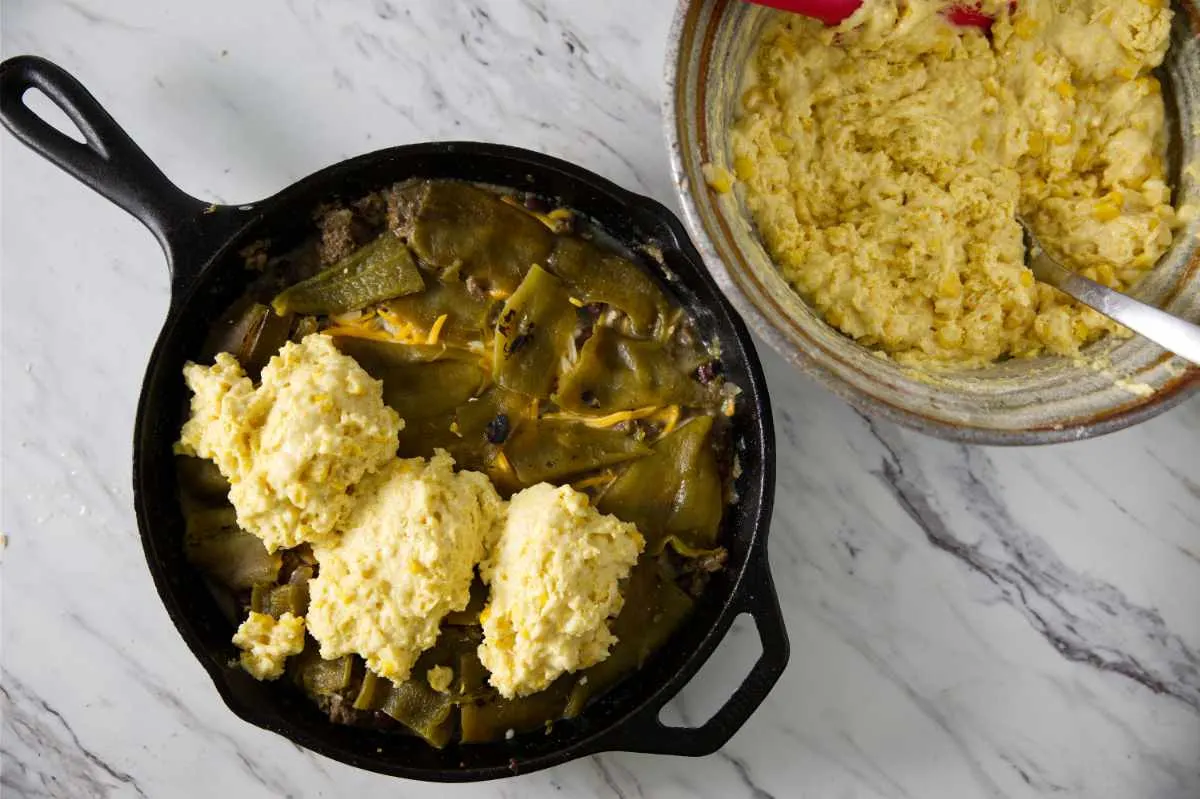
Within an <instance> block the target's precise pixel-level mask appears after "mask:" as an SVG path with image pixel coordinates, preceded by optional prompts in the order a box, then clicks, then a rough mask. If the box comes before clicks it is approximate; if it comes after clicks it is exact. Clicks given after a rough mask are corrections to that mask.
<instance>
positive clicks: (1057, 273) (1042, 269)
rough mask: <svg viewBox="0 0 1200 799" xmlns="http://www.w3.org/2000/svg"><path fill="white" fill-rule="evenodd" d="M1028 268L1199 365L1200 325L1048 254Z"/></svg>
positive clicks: (1041, 254) (1041, 253) (1042, 253)
mask: <svg viewBox="0 0 1200 799" xmlns="http://www.w3.org/2000/svg"><path fill="white" fill-rule="evenodd" d="M1039 250H1040V248H1039ZM1029 268H1030V269H1031V270H1033V276H1034V277H1036V278H1037V279H1038V280H1040V281H1042V282H1043V283H1049V284H1050V285H1051V286H1054V287H1055V288H1056V289H1058V290H1060V291H1062V292H1064V293H1066V294H1069V295H1071V296H1072V297H1074V298H1075V299H1077V300H1079V301H1080V302H1082V303H1083V304H1084V305H1088V306H1091V307H1092V308H1095V309H1096V310H1097V311H1099V312H1100V313H1102V314H1104V315H1105V316H1107V317H1108V318H1110V319H1114V320H1116V321H1118V322H1120V323H1121V324H1123V325H1125V327H1127V328H1129V329H1130V330H1132V331H1133V332H1135V333H1137V334H1139V335H1142V336H1145V337H1146V338H1148V339H1150V340H1151V341H1153V342H1154V343H1155V344H1157V345H1158V346H1160V347H1162V348H1163V349H1166V350H1170V351H1171V352H1173V353H1175V354H1176V355H1178V356H1179V357H1181V358H1183V359H1185V360H1188V361H1191V362H1192V363H1194V364H1196V365H1198V366H1200V326H1197V325H1194V324H1192V323H1191V322H1188V321H1185V320H1183V319H1180V318H1179V317H1177V316H1172V315H1171V314H1169V313H1167V312H1166V311H1160V310H1159V309H1158V308H1155V307H1154V306H1152V305H1147V304H1146V303H1144V302H1138V301H1137V300H1135V299H1133V298H1132V297H1129V296H1126V295H1124V294H1122V293H1121V292H1119V291H1113V290H1112V289H1110V288H1108V287H1107V286H1102V285H1100V284H1099V283H1097V282H1096V281H1094V280H1088V279H1087V278H1086V277H1084V276H1083V275H1077V274H1075V273H1074V272H1072V271H1071V270H1070V269H1067V268H1066V267H1065V266H1063V265H1062V264H1060V263H1059V262H1058V261H1056V260H1054V259H1053V258H1051V257H1050V256H1049V255H1047V254H1046V253H1045V251H1039V252H1037V253H1036V254H1035V255H1033V257H1032V258H1031V259H1030V261H1029Z"/></svg>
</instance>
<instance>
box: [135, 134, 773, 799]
mask: <svg viewBox="0 0 1200 799" xmlns="http://www.w3.org/2000/svg"><path fill="white" fill-rule="evenodd" d="M496 149H502V150H504V151H505V152H503V153H496V152H495V150H496ZM520 152H521V151H516V153H518V154H519V155H517V154H514V152H513V151H512V150H510V149H509V148H491V147H489V146H486V145H427V146H424V147H422V146H416V147H413V148H399V149H397V150H387V151H381V152H379V153H374V154H371V155H368V156H363V157H361V158H358V159H354V160H352V161H349V162H345V163H343V164H339V165H336V166H334V167H330V168H329V169H327V170H324V171H323V172H320V173H318V174H316V175H314V176H312V177H310V178H308V179H306V180H303V181H301V182H300V183H298V184H295V185H294V186H292V187H290V188H288V189H286V190H284V191H283V192H281V193H280V194H278V195H276V196H275V197H273V198H270V199H268V200H265V201H263V202H262V203H260V204H258V205H257V206H253V207H251V208H250V209H249V210H245V211H241V212H235V211H233V210H232V209H230V210H229V211H228V213H230V214H235V213H238V214H240V215H241V216H240V217H239V218H240V219H241V222H240V223H239V224H238V225H235V226H234V227H235V228H240V229H239V230H238V232H237V233H236V234H235V235H234V236H233V237H232V238H231V239H229V240H227V241H225V242H214V249H215V250H216V254H215V255H214V256H212V257H211V258H208V259H205V260H206V261H207V263H206V265H204V266H203V268H202V269H201V270H200V274H199V277H198V278H197V279H196V280H195V281H194V283H193V285H192V286H191V287H190V289H187V290H185V292H184V293H183V294H181V295H180V296H177V297H176V298H175V300H176V301H175V305H174V308H173V310H172V312H171V315H170V317H169V318H168V320H167V324H166V326H165V328H164V330H163V333H162V335H161V337H160V339H159V342H158V344H157V346H156V348H155V352H154V355H153V356H152V360H151V364H150V367H149V369H148V371H147V377H146V382H145V385H144V389H143V396H142V403H141V407H140V409H139V420H138V433H137V439H136V441H135V453H136V454H135V490H136V492H137V504H138V517H139V524H140V527H141V530H142V536H143V541H144V544H145V547H146V552H147V558H148V560H149V563H150V567H151V570H152V572H153V573H154V576H155V580H156V583H157V585H158V588H159V592H160V594H161V595H162V597H163V600H164V602H165V603H166V605H167V608H168V610H169V612H170V613H171V616H172V618H173V620H174V621H175V623H176V625H177V626H178V627H179V629H180V631H181V633H182V634H183V635H184V637H185V639H186V640H187V642H188V644H189V646H190V647H191V648H192V650H193V651H194V653H195V654H196V655H197V657H198V658H199V659H200V660H201V662H202V663H203V665H204V666H205V668H206V669H207V670H208V671H209V673H210V675H211V676H212V678H213V680H214V682H215V684H216V686H217V688H218V690H219V691H220V693H221V695H222V697H223V698H224V699H225V701H226V702H227V704H229V706H230V707H231V708H232V709H233V710H234V711H235V712H236V713H237V714H238V715H239V716H241V717H243V718H245V719H246V720H248V721H251V722H252V723H255V724H257V725H259V726H261V727H264V728H266V729H270V730H273V731H276V732H279V733H281V734H283V735H285V736H286V737H288V738H290V739H292V740H294V741H296V742H297V743H299V744H301V745H304V746H307V747H309V748H312V749H315V750H317V751H320V752H322V753H324V754H327V755H329V756H332V757H335V758H337V759H339V760H343V761H345V762H347V763H351V764H353V765H357V766H361V767H364V768H369V769H372V770H376V771H382V772H385V773H391V774H397V775H401V776H410V777H418V778H423V779H440V780H472V779H487V778H490V777H496V776H504V775H506V774H511V773H513V772H514V771H521V772H525V771H529V770H532V769H535V768H542V767H545V766H549V765H552V764H554V763H557V762H562V761H564V760H567V759H570V758H572V757H577V756H580V755H582V754H586V753H587V752H588V751H591V750H589V749H588V746H589V742H594V738H595V736H597V735H598V734H599V733H601V732H603V731H605V730H608V729H610V728H611V727H613V725H614V724H616V723H617V722H618V721H620V720H621V719H622V718H624V717H625V716H626V715H628V714H629V713H630V712H632V711H633V710H634V709H636V708H638V707H640V706H642V705H643V704H644V703H646V702H647V701H648V700H650V699H651V698H652V697H654V696H655V695H657V694H658V693H660V692H662V691H664V690H668V691H669V692H670V693H673V692H674V691H675V690H677V689H678V687H680V686H681V685H682V684H683V682H685V681H686V680H687V679H688V678H689V677H690V676H691V674H692V673H694V672H695V670H696V669H698V668H699V666H700V665H701V664H702V663H703V661H704V660H705V659H706V658H707V655H708V654H709V653H710V652H711V650H712V649H713V648H714V647H715V645H716V643H717V642H718V641H719V639H720V637H721V636H722V635H723V633H724V632H725V630H726V629H727V628H728V625H729V623H730V622H731V621H732V617H733V615H734V613H733V612H732V611H731V610H730V601H731V599H732V597H733V594H734V591H735V589H736V588H737V586H738V582H739V579H740V576H741V574H742V572H743V570H744V568H745V566H746V563H747V559H748V557H749V555H750V552H751V550H752V548H754V547H755V546H762V545H763V542H762V541H761V540H760V539H761V538H762V537H764V536H765V533H766V522H767V516H768V515H769V509H770V480H769V477H770V473H771V464H772V463H773V442H772V441H770V440H768V438H769V435H768V434H767V433H766V432H765V431H766V430H768V429H769V427H764V423H763V419H764V410H765V411H766V414H765V415H766V416H767V417H768V423H769V409H767V408H766V398H765V389H764V387H763V386H762V384H761V380H762V378H761V374H760V371H759V368H758V364H757V357H756V356H755V354H754V352H753V348H752V345H751V343H750V341H749V336H748V334H747V333H746V331H745V328H744V327H743V326H742V325H741V324H740V322H739V321H737V320H736V318H735V317H734V316H733V315H732V312H731V311H730V310H729V309H728V306H727V305H726V304H725V303H724V301H723V300H722V299H721V297H720V294H719V292H718V290H717V288H716V287H715V285H714V284H713V283H712V281H711V279H709V278H708V276H707V274H705V273H704V272H703V271H702V269H701V267H699V266H698V263H699V258H698V256H697V255H696V254H695V252H694V251H692V250H691V247H690V245H689V244H688V243H687V241H686V238H685V237H684V235H683V233H682V231H681V230H679V228H678V223H677V222H675V221H674V219H673V217H671V216H670V214H669V212H668V211H666V209H664V208H662V207H661V206H658V205H657V204H655V203H652V202H651V201H648V200H644V199H643V198H638V197H636V196H634V195H631V194H628V193H626V192H624V191H622V190H620V189H617V188H616V187H614V186H612V185H611V184H607V182H605V181H602V180H599V179H596V178H594V176H590V174H589V173H586V172H584V171H583V170H578V169H576V168H573V167H570V166H569V165H566V164H563V163H561V162H558V161H555V160H554V159H549V158H546V157H544V156H536V155H534V154H528V155H524V154H520ZM413 177H425V178H449V179H459V180H468V181H472V182H476V183H483V184H490V185H494V186H501V187H506V188H509V189H513V190H516V191H532V192H534V193H535V194H538V195H540V196H541V197H543V198H544V199H546V200H548V201H551V202H554V203H557V204H561V205H564V206H567V207H571V208H574V209H576V210H577V211H578V212H580V213H581V215H582V216H584V217H585V218H586V219H587V220H589V221H590V222H592V223H594V224H596V225H598V226H599V227H600V228H602V229H603V230H604V231H606V232H607V233H608V234H610V235H611V236H612V237H613V238H614V239H615V243H617V244H618V245H619V246H621V247H623V248H624V249H625V250H626V251H627V255H630V256H632V257H634V258H635V259H636V260H637V261H638V262H640V263H642V264H643V265H645V266H646V267H647V268H648V269H650V270H651V272H652V273H653V274H654V275H655V276H656V277H657V278H658V279H659V281H660V282H661V283H662V285H663V286H664V288H665V289H666V291H667V292H668V293H669V294H671V295H672V296H674V297H675V299H676V300H677V301H679V302H680V303H681V305H683V307H685V308H686V309H687V310H688V312H689V313H690V314H691V315H692V316H693V318H694V319H695V320H696V324H697V326H698V328H699V330H700V332H701V334H702V335H704V336H705V337H706V338H711V339H715V340H716V341H718V342H719V344H720V348H721V352H722V361H723V366H724V368H725V371H726V374H727V376H728V377H729V379H730V380H731V381H732V382H734V383H735V384H737V385H738V386H740V387H741V388H742V389H743V390H744V392H745V393H744V395H743V397H744V398H745V401H744V402H741V403H740V408H739V410H738V412H737V414H736V415H735V417H734V420H733V422H734V440H735V443H736V446H737V448H738V454H739V459H740V462H741V466H742V470H743V471H742V473H741V475H740V476H739V477H738V478H737V482H736V485H735V490H736V494H737V496H738V501H737V502H736V503H735V504H734V505H732V506H730V507H729V508H727V510H726V514H725V517H724V519H723V520H722V531H721V540H722V542H723V543H724V544H725V546H726V547H727V548H728V549H729V561H728V564H727V566H726V568H725V569H724V570H723V571H722V572H719V573H718V574H716V575H714V579H713V580H712V582H711V583H710V585H709V586H708V588H707V590H706V591H705V592H704V593H703V594H702V596H701V597H700V599H699V600H698V602H697V605H696V609H695V612H694V613H693V614H692V616H691V618H690V619H689V620H688V621H687V622H686V623H685V624H684V626H683V627H682V628H681V629H680V630H679V631H678V632H677V633H676V635H675V637H674V638H673V639H672V640H671V642H670V643H669V644H668V645H666V646H664V647H663V648H662V650H660V652H659V653H658V654H657V656H655V657H652V658H651V659H650V660H649V662H647V663H646V664H645V665H644V666H643V668H641V669H640V670H639V671H638V672H636V673H635V674H634V675H633V676H631V677H630V678H627V679H625V680H624V681H623V682H622V683H620V684H618V685H617V686H616V687H615V688H613V689H612V690H611V691H609V692H608V693H607V694H605V695H604V696H602V697H600V698H599V699H598V700H596V701H595V702H593V704H592V705H591V706H589V708H588V709H587V710H586V711H585V712H584V713H583V714H582V716H580V717H579V718H577V719H573V720H569V721H561V722H557V723H555V724H554V725H553V727H552V728H551V729H549V730H548V731H547V732H546V734H544V735H543V734H539V733H530V734H526V735H523V736H518V737H517V738H515V739H514V740H512V741H501V742H496V743H490V744H470V745H454V744H452V745H450V746H448V747H447V748H446V749H444V750H437V749H434V748H432V747H430V746H428V745H427V744H426V743H425V742H424V741H422V740H420V739H418V738H415V737H408V736H405V735H400V734H396V733H394V732H393V733H388V732H380V731H376V730H367V729H358V728H353V727H347V726H342V725H336V724H333V723H331V722H329V721H328V720H327V718H326V717H325V716H324V715H323V714H322V713H321V712H320V711H319V710H317V709H316V707H315V706H313V705H312V704H311V702H310V701H309V700H308V699H307V697H305V696H304V695H303V694H302V693H301V692H300V691H298V690H296V689H293V688H292V687H291V686H290V685H287V684H284V683H282V682H280V683H259V682H257V681H255V680H253V679H252V678H251V677H250V676H249V675H247V674H245V673H244V672H243V671H242V670H241V669H240V668H239V667H237V665H236V651H235V650H234V648H233V646H232V644H231V643H230V639H231V637H232V635H233V631H234V625H233V623H232V622H231V621H230V620H229V619H228V617H227V616H226V615H225V614H224V613H223V612H222V611H221V609H220V607H219V606H218V604H217V601H216V599H215V598H214V596H213V594H212V593H211V592H210V591H209V589H208V587H207V586H206V585H205V583H204V581H203V580H202V578H201V577H200V576H199V574H198V572H197V571H196V570H195V569H194V568H193V567H192V566H191V565H190V564H189V563H188V561H187V560H186V559H185V557H184V554H183V548H182V530H183V524H184V523H183V517H182V513H181V510H180V507H179V502H178V499H177V496H178V486H177V483H176V477H175V469H174V466H173V461H172V449H171V448H172V444H173V442H174V441H175V440H177V439H178V435H179V429H180V425H181V424H182V421H183V419H184V414H185V412H186V407H187V392H186V390H185V387H184V384H183V380H182V375H181V372H182V367H183V364H184V362H185V361H187V360H188V359H189V358H192V357H194V356H195V354H196V353H197V352H199V350H200V347H201V344H202V342H203V340H204V337H205V335H206V334H207V331H208V330H209V328H210V326H211V325H212V324H213V322H214V320H216V319H218V318H219V317H220V316H221V315H222V314H223V313H224V312H225V311H226V309H228V308H229V306H230V305H231V304H232V303H233V302H235V301H236V300H237V299H238V298H239V297H240V296H242V294H243V293H244V292H245V291H246V289H247V287H248V286H249V284H250V283H251V282H252V281H253V280H254V279H255V277H256V276H257V274H256V273H255V272H253V271H251V270H247V269H246V268H245V267H244V266H243V263H242V258H241V257H240V256H239V254H238V253H239V252H240V251H241V250H242V249H243V248H244V247H246V246H248V245H250V244H252V243H255V242H258V241H267V242H269V248H270V251H271V252H273V253H274V252H283V251H286V250H287V249H289V248H291V247H293V246H295V245H296V244H298V243H299V242H300V241H301V240H303V239H304V238H305V237H307V236H310V235H312V234H313V233H314V232H315V230H316V228H315V225H314V223H313V221H312V215H313V211H314V210H315V209H316V208H317V207H318V206H319V205H321V204H323V203H328V202H330V201H333V200H337V199H345V200H354V199H357V198H359V197H361V196H363V195H365V194H367V193H369V192H372V191H375V190H378V189H381V188H384V187H386V186H390V185H391V184H393V183H395V182H397V181H400V180H405V179H409V178H413ZM221 213H225V210H224V209H219V210H218V213H217V214H216V216H219V215H220V214H221ZM647 251H649V252H652V253H661V261H660V260H657V259H656V258H654V257H650V256H648V255H647V254H646V253H647ZM180 255H181V254H179V253H176V254H175V256H176V258H175V260H176V261H177V262H178V261H179V260H180Z"/></svg>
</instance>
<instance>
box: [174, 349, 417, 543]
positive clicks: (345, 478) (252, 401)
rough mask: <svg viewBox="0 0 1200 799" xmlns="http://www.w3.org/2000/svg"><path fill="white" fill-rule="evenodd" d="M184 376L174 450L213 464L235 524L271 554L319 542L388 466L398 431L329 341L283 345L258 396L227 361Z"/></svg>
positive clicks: (373, 385) (374, 389) (375, 386)
mask: <svg viewBox="0 0 1200 799" xmlns="http://www.w3.org/2000/svg"><path fill="white" fill-rule="evenodd" d="M183 375H184V379H185V380H186V381H187V384H188V387H189V388H190V389H191V390H192V392H193V396H192V403H191V414H190V416H189V418H188V421H187V422H186V423H185V424H184V426H183V433H182V435H181V437H180V441H179V444H178V445H177V449H178V450H179V451H180V452H181V453H184V454H187V455H198V456H199V457H202V458H209V459H210V460H212V461H214V462H215V463H216V464H217V467H218V468H219V469H220V470H221V474H223V475H224V476H225V478H226V479H227V480H229V483H230V490H229V501H230V502H232V503H233V506H234V507H235V508H236V509H237V515H238V524H239V525H240V526H241V527H242V528H243V529H245V530H247V531H248V532H251V533H254V534H255V535H257V536H258V537H259V538H261V539H262V541H263V545H264V546H266V548H267V551H268V552H274V551H275V550H276V549H280V548H287V547H294V546H296V545H298V544H300V543H303V542H305V541H309V542H316V541H321V540H324V539H326V538H327V537H328V536H329V535H330V534H331V533H332V532H333V531H334V527H335V525H336V524H337V523H338V521H339V520H340V519H341V518H342V516H344V515H345V514H346V513H347V512H348V511H349V509H350V506H351V503H352V501H353V498H352V497H351V495H350V491H351V489H352V488H353V486H354V484H355V483H357V482H358V481H359V480H360V479H362V477H363V475H365V474H367V473H370V472H374V471H375V470H376V469H377V468H379V467H380V466H381V465H382V464H384V463H386V462H387V461H388V460H389V459H391V458H392V457H394V456H395V453H396V440H397V435H398V433H399V430H400V429H401V428H403V426H404V423H403V421H402V420H401V419H400V417H399V416H398V415H397V414H396V412H395V411H394V410H392V409H391V408H389V407H387V406H385V405H384V404H383V389H382V386H381V385H380V382H379V381H378V380H375V379H374V378H372V377H371V376H370V375H369V374H367V373H366V372H365V371H363V369H362V367H360V366H359V365H358V364H357V363H356V362H355V361H354V359H353V358H349V357H347V356H345V355H342V354H341V353H340V352H338V350H337V348H336V347H334V346H333V340H332V339H330V338H329V337H328V336H324V335H320V334H313V335H310V336H308V337H306V338H305V339H304V341H303V342H301V343H300V344H294V343H291V342H289V343H287V344H285V345H284V346H283V349H281V350H280V351H279V354H278V355H276V356H275V357H273V358H271V361H270V363H268V364H267V366H266V368H265V369H263V372H262V383H261V385H259V386H258V387H257V388H255V386H254V384H253V383H252V382H251V381H250V378H248V377H247V376H246V373H245V372H244V371H242V367H241V365H240V364H239V363H238V362H237V360H236V359H235V358H234V357H233V356H232V355H230V354H228V353H221V354H220V355H218V356H217V358H216V363H215V364H214V365H212V366H199V365H197V364H194V363H189V364H187V365H186V366H185V367H184V369H183Z"/></svg>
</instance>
